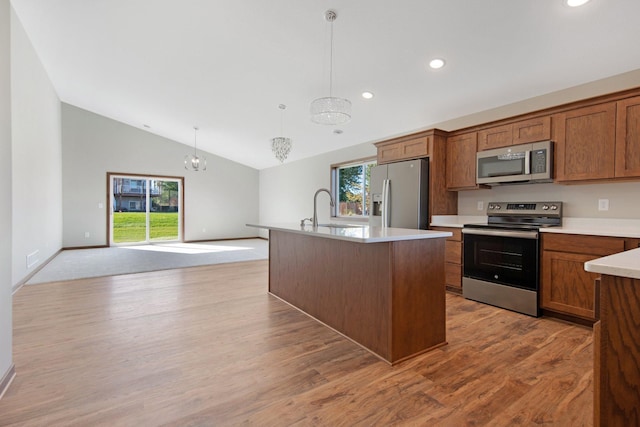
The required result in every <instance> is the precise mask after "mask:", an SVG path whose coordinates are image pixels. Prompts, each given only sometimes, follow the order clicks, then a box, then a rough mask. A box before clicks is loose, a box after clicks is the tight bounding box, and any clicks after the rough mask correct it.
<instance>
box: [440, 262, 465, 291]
mask: <svg viewBox="0 0 640 427" xmlns="http://www.w3.org/2000/svg"><path fill="white" fill-rule="evenodd" d="M444 280H445V284H446V285H448V286H452V287H455V288H458V289H462V266H461V265H460V264H453V263H450V262H446V263H445V264H444Z"/></svg>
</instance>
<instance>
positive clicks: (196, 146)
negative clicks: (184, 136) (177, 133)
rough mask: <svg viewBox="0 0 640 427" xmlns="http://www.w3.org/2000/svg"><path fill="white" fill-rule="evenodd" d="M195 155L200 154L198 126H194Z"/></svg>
mask: <svg viewBox="0 0 640 427" xmlns="http://www.w3.org/2000/svg"><path fill="white" fill-rule="evenodd" d="M193 155H194V156H196V157H197V156H198V127H197V126H194V127H193Z"/></svg>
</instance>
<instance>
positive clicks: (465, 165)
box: [446, 132, 478, 190]
mask: <svg viewBox="0 0 640 427" xmlns="http://www.w3.org/2000/svg"><path fill="white" fill-rule="evenodd" d="M477 146H478V133H477V132H471V133H465V134H462V135H456V136H452V137H449V138H447V155H446V171H447V180H446V182H447V190H462V189H471V188H477V187H478V186H477V184H476V152H477Z"/></svg>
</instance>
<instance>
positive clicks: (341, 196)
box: [333, 161, 376, 217]
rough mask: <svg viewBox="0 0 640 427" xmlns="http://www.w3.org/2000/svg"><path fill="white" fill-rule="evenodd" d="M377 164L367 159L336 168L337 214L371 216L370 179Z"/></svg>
mask: <svg viewBox="0 0 640 427" xmlns="http://www.w3.org/2000/svg"><path fill="white" fill-rule="evenodd" d="M375 165H376V162H375V161H367V162H360V163H354V164H349V165H344V166H337V167H335V168H334V174H333V176H334V194H335V195H337V197H336V199H337V200H336V213H335V214H336V216H345V217H354V216H359V217H367V216H369V196H370V188H369V181H370V177H371V168H372V167H373V166H375Z"/></svg>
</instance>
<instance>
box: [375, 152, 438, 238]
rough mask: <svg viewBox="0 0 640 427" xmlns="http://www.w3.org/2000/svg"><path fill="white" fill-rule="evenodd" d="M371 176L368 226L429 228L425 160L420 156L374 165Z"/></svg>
mask: <svg viewBox="0 0 640 427" xmlns="http://www.w3.org/2000/svg"><path fill="white" fill-rule="evenodd" d="M370 179H371V182H370V185H371V211H370V215H369V225H372V226H378V227H380V226H387V227H399V228H421V229H424V230H426V229H427V228H428V225H429V222H428V221H429V219H428V217H429V213H428V207H429V162H428V161H426V160H422V159H419V160H409V161H405V162H398V163H389V164H386V165H380V166H374V167H373V168H371V178H370Z"/></svg>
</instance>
